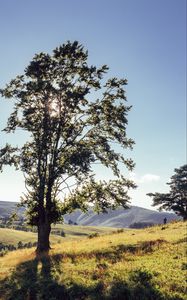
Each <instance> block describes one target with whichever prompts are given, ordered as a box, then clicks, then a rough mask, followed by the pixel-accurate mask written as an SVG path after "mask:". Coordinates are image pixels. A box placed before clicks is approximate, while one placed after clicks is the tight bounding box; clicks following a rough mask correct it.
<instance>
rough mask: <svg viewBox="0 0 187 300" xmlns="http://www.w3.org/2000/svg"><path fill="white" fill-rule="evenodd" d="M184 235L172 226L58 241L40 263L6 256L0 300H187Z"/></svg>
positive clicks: (26, 255) (0, 270)
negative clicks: (28, 298) (29, 299)
mask: <svg viewBox="0 0 187 300" xmlns="http://www.w3.org/2000/svg"><path fill="white" fill-rule="evenodd" d="M186 233H187V232H186V223H184V222H177V223H173V224H168V225H166V226H162V225H160V226H155V227H151V228H146V229H143V230H124V232H121V233H108V234H106V235H104V236H99V237H95V238H93V239H89V238H84V239H80V240H77V239H76V240H69V241H68V240H63V242H62V243H59V244H56V245H54V246H53V249H52V250H51V251H50V254H49V256H46V257H45V256H44V257H43V258H42V257H41V258H40V259H37V258H36V257H35V252H34V248H32V249H27V250H20V251H14V252H11V253H8V254H7V255H5V256H4V257H2V258H0V279H1V282H3V283H6V293H5V290H4V289H3V288H2V290H0V296H1V297H2V298H1V299H9V298H8V297H10V296H11V297H14V298H15V297H18V296H16V295H17V294H16V293H17V290H19V293H20V295H23V292H24V293H25V291H27V293H28V294H29V293H31V290H33V291H34V293H35V294H36V295H37V297H38V298H36V299H48V298H45V297H44V295H45V293H48V297H52V296H50V295H53V298H52V299H61V298H60V296H59V295H61V296H62V295H63V297H64V298H62V299H72V300H73V299H98V300H100V299H127V300H128V299H130V300H131V299H132V300H133V299H142V300H144V299H145V300H149V299H151V300H152V299H155V300H162V299H165V300H166V299H168V300H180V299H187V297H186V293H185V289H186V266H187V261H186V249H185V246H186V243H185V238H186ZM29 270H30V271H29ZM30 272H31V275H30V277H28V276H29V275H27V274H28V273H29V274H30ZM28 282H29V283H28ZM36 286H38V287H39V288H40V289H39V290H37V289H36V290H35V287H36ZM30 289H31V290H30ZM52 290H53V292H52ZM50 293H51V294H50ZM29 295H30V294H29ZM115 295H117V296H115ZM140 295H141V296H140ZM3 297H4V298H3ZM6 297H7V298H6ZM20 297H21V296H20ZM42 297H43V298H42ZM115 297H116V298H115ZM117 297H118V298H117ZM138 297H139V298H138ZM11 299H13V298H11ZM15 299H26V298H19V297H18V298H15ZM49 299H50V298H49Z"/></svg>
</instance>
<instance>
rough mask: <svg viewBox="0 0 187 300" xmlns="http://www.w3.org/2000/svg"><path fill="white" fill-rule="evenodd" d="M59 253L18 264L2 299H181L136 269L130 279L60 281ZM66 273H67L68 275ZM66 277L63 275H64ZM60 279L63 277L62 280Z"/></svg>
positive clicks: (1, 286)
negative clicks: (88, 281)
mask: <svg viewBox="0 0 187 300" xmlns="http://www.w3.org/2000/svg"><path fill="white" fill-rule="evenodd" d="M60 261H61V258H60V257H59V256H57V255H56V256H55V255H54V256H45V257H42V258H35V259H34V260H32V261H28V262H24V263H22V264H20V265H18V266H17V268H16V269H15V270H14V271H13V273H12V274H11V275H10V276H9V277H7V278H5V279H4V280H2V281H1V282H0V299H3V300H40V299H42V300H182V299H184V298H180V297H179V296H173V297H172V296H164V295H163V294H162V293H161V292H160V290H159V289H158V288H157V287H156V286H155V285H154V284H153V282H152V275H151V273H149V272H147V271H142V270H136V271H134V272H132V273H131V274H130V276H129V279H128V281H124V280H115V281H113V282H112V283H111V284H108V285H106V283H105V280H104V277H102V278H100V279H97V280H96V281H95V284H94V281H93V280H92V283H91V285H90V286H85V285H81V284H80V283H76V282H73V281H72V280H71V279H70V280H69V282H66V286H65V285H63V284H59V283H58V282H57V279H56V278H57V276H61V278H63V274H62V271H61V269H60V263H59V262H60ZM66 277H67V276H66ZM62 280H63V279H62ZM62 280H61V281H62Z"/></svg>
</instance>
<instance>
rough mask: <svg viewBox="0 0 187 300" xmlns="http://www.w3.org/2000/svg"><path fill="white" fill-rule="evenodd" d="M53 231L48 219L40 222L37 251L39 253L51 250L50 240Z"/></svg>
mask: <svg viewBox="0 0 187 300" xmlns="http://www.w3.org/2000/svg"><path fill="white" fill-rule="evenodd" d="M50 232H51V224H50V223H49V221H48V220H46V219H45V221H44V222H42V221H41V222H40V221H39V224H38V245H37V249H36V252H37V254H40V253H44V252H49V249H50V242H49V235H50Z"/></svg>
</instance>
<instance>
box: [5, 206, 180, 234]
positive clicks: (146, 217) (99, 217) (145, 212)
mask: <svg viewBox="0 0 187 300" xmlns="http://www.w3.org/2000/svg"><path fill="white" fill-rule="evenodd" d="M16 204H17V203H16V202H5V201H0V218H4V217H8V216H10V215H11V213H12V212H13V211H14V210H15V209H16ZM23 214H24V209H23V208H19V209H18V215H19V216H23ZM165 217H166V218H167V220H168V222H170V221H172V220H176V219H179V217H177V216H176V215H175V214H173V213H166V212H158V211H153V210H150V209H146V208H142V207H138V206H131V208H130V209H127V210H124V209H123V208H119V209H116V210H114V211H113V210H108V213H100V214H96V213H94V212H93V210H91V209H90V210H89V211H88V213H83V212H81V211H80V210H76V211H74V212H72V213H71V214H67V215H65V216H64V223H65V224H67V223H69V222H72V223H76V224H78V225H82V226H83V225H84V226H102V227H118V228H121V227H129V226H130V225H131V224H133V223H138V222H145V223H153V224H161V223H162V222H163V219H164V218H165Z"/></svg>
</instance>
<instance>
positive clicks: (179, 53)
mask: <svg viewBox="0 0 187 300" xmlns="http://www.w3.org/2000/svg"><path fill="white" fill-rule="evenodd" d="M0 37H1V46H0V72H1V73H0V88H2V87H4V86H5V84H6V83H8V82H9V81H10V80H11V79H13V78H14V77H15V76H16V75H20V74H22V73H23V71H24V69H25V67H26V66H27V65H28V64H29V62H30V61H31V60H32V58H33V56H34V54H35V53H39V52H47V53H51V52H52V50H53V49H54V48H56V47H57V46H59V45H60V44H63V43H65V42H66V41H67V40H70V41H74V40H78V41H79V42H80V43H81V44H83V45H84V47H85V49H88V53H89V63H90V64H92V65H96V66H101V65H103V64H107V65H108V66H109V68H110V70H109V73H108V75H107V76H109V77H122V78H127V79H128V85H127V87H126V92H127V99H128V104H129V105H132V109H131V112H130V113H129V116H128V121H129V124H128V128H127V133H128V136H129V137H131V138H133V139H134V140H135V142H136V144H135V146H134V149H133V151H132V152H130V153H129V152H128V153H127V152H125V151H124V156H125V157H126V156H128V157H129V156H130V157H131V158H132V159H133V160H134V162H135V163H136V167H135V169H134V171H133V172H132V173H131V174H129V173H125V174H127V176H129V177H130V178H132V179H133V180H134V181H135V182H136V183H137V185H138V188H137V189H136V190H135V191H133V192H131V197H132V201H131V204H132V205H137V206H140V207H145V208H151V209H153V207H152V206H151V204H152V201H151V198H149V197H148V196H146V193H148V192H167V191H168V185H166V182H168V181H169V178H170V177H171V176H172V175H173V174H174V169H175V168H178V167H180V166H182V165H184V164H185V163H186V1H185V0H94V1H91V0H90V1H88V0H68V1H67V0H39V1H38V0H32V1H28V0H14V1H13V0H0ZM11 107H12V103H11V101H10V100H4V99H2V98H0V112H1V114H0V130H2V129H3V128H4V127H5V126H6V120H7V118H8V116H9V114H10V113H11ZM24 138H25V136H24V134H23V133H20V132H18V134H17V135H14V136H13V135H10V136H8V135H5V134H4V133H3V132H0V147H3V145H4V144H5V143H6V142H10V143H13V144H19V142H20V141H21V140H24ZM124 172H126V171H125V170H124ZM98 173H99V175H98V178H99V176H100V177H101V178H103V179H109V178H110V176H111V173H110V172H108V171H107V170H106V169H105V170H104V171H103V172H102V173H101V171H100V170H98ZM23 191H24V180H23V176H22V174H21V173H19V172H16V171H14V170H13V169H12V168H10V167H7V168H5V169H4V172H3V173H1V174H0V200H5V201H19V198H20V196H21V194H22V192H23Z"/></svg>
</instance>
